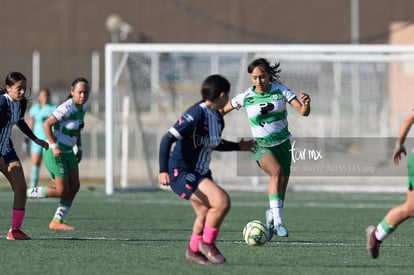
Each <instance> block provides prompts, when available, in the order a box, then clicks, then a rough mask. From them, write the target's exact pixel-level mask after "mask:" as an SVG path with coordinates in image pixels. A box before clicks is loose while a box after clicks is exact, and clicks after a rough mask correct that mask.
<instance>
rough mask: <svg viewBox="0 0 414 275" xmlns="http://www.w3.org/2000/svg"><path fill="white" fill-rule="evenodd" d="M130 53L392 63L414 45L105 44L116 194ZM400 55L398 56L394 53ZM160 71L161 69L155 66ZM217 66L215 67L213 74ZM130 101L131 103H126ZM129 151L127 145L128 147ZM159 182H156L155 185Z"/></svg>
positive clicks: (411, 54) (109, 172)
mask: <svg viewBox="0 0 414 275" xmlns="http://www.w3.org/2000/svg"><path fill="white" fill-rule="evenodd" d="M130 52H146V53H153V54H154V66H157V63H156V60H157V57H156V55H157V53H170V52H174V53H180V52H194V53H211V54H213V55H212V56H213V57H214V53H251V54H253V55H256V54H257V53H259V54H260V55H262V56H266V54H272V55H273V56H274V55H276V56H277V58H278V59H280V60H301V61H309V62H312V61H315V60H319V61H324V60H337V61H352V60H353V59H355V55H356V54H357V55H358V60H361V58H362V60H365V61H370V60H375V61H384V62H388V61H389V60H393V61H398V60H401V61H407V60H410V61H414V46H396V45H355V44H352V45H348V44H346V45H343V44H342V45H322V44H321V45H314V44H313V45H270V44H128V43H125V44H122V43H121V44H117V43H110V44H107V45H106V47H105V117H106V118H105V121H106V122H105V123H106V124H105V133H106V139H105V150H106V151H105V158H106V160H105V190H106V193H107V194H112V193H113V192H114V190H115V187H114V186H115V182H114V161H115V160H114V146H113V144H114V119H113V118H114V112H115V110H114V105H113V99H114V98H113V97H114V91H116V87H115V86H116V83H117V78H118V77H119V75H120V73H121V71H122V67H123V62H125V60H123V58H121V60H118V61H117V63H115V61H114V60H113V56H114V53H124V57H127V56H128V53H130ZM394 54H398V55H394ZM153 69H154V72H157V71H158V69H159V68H155V67H154V68H153ZM214 72H215V68H214V67H212V73H214ZM150 85H151V86H152V88H154V89H157V85H158V78H157V74H156V73H154V74H152V75H151V84H150ZM126 104H127V103H126ZM125 150H126V151H128V149H127V148H125ZM154 184H156V183H153V185H154Z"/></svg>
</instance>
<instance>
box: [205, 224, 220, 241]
mask: <svg viewBox="0 0 414 275" xmlns="http://www.w3.org/2000/svg"><path fill="white" fill-rule="evenodd" d="M219 231H220V228H216V227H210V226H208V225H207V224H206V225H204V234H203V241H204V242H205V243H208V244H213V243H215V242H216V239H217V235H218V233H219Z"/></svg>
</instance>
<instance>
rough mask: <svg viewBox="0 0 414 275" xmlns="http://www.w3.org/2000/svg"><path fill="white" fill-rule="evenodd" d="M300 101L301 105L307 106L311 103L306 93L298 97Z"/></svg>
mask: <svg viewBox="0 0 414 275" xmlns="http://www.w3.org/2000/svg"><path fill="white" fill-rule="evenodd" d="M299 99H300V101H302V103H303V105H305V106H309V105H310V103H311V98H310V96H309V94H307V93H300V95H299Z"/></svg>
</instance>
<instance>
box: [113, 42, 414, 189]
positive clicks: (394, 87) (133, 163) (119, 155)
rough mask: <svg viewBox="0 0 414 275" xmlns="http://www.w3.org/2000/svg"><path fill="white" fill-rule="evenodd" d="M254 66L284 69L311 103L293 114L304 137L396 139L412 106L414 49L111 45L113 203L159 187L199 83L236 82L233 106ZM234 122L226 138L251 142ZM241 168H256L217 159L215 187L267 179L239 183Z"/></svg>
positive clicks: (235, 118)
mask: <svg viewBox="0 0 414 275" xmlns="http://www.w3.org/2000/svg"><path fill="white" fill-rule="evenodd" d="M257 57H265V58H267V59H268V60H269V61H271V62H276V61H279V62H280V63H281V68H282V73H281V79H282V82H283V83H284V84H285V85H287V86H288V87H290V88H291V89H292V90H293V91H294V92H296V93H297V94H299V93H300V92H301V91H306V92H308V93H310V95H311V97H312V114H311V116H310V117H309V118H306V119H303V118H300V116H299V115H298V114H297V113H295V112H294V111H292V109H288V111H289V123H290V129H291V132H292V133H293V134H294V136H297V137H320V138H324V137H329V138H330V137H388V136H390V135H391V134H393V135H395V134H396V127H397V126H396V124H398V122H399V119H400V118H401V116H402V115H403V114H404V112H406V111H407V110H408V109H409V106H410V104H412V102H414V100H411V102H409V99H413V97H412V96H411V97H410V91H411V90H412V87H413V85H414V80H413V78H414V46H393V45H269V44H107V45H106V47H105V116H106V119H105V121H106V125H105V127H106V129H105V134H106V140H105V153H106V155H105V157H106V160H105V161H106V164H105V188H106V193H107V194H112V193H113V192H114V191H115V190H116V189H118V188H119V189H127V188H132V187H139V188H156V187H158V183H157V178H158V146H159V142H160V138H161V137H162V135H163V134H165V133H166V131H167V130H168V128H169V127H171V125H172V124H173V123H174V122H175V120H176V119H178V117H179V115H180V114H182V113H183V112H184V111H185V110H186V109H187V108H188V107H189V106H190V105H192V104H193V103H195V102H196V101H198V100H200V98H201V95H200V92H199V90H200V85H201V82H202V81H203V80H204V79H205V77H207V76H208V75H209V74H215V73H218V74H222V75H224V76H225V77H226V78H227V79H229V81H230V83H231V96H233V95H235V94H236V93H240V92H243V91H244V90H245V89H247V87H249V86H250V80H249V76H248V73H247V64H248V63H250V62H251V61H252V60H253V59H254V58H257ZM407 96H408V98H409V99H407ZM407 105H408V106H407ZM235 112H236V111H234V112H232V113H230V114H229V115H227V116H226V118H225V121H226V128H225V130H224V132H223V135H224V136H223V137H224V138H226V139H229V140H237V139H238V138H241V137H250V129H249V125H248V122H247V118H246V116H245V114H244V113H243V114H241V113H238V114H235ZM243 161H246V162H252V161H251V158H250V157H249V156H248V155H247V156H246V155H243V154H242V153H235V152H232V153H218V155H215V156H213V160H212V164H211V165H212V168H213V169H214V175H215V179H216V181H217V182H219V183H220V184H223V185H231V184H234V185H237V186H239V187H238V188H240V189H242V188H243V187H245V186H251V185H254V186H257V185H259V184H261V181H262V179H261V177H260V175H257V174H252V175H251V177H250V176H249V175H247V176H246V175H241V174H243V173H241V172H243V171H240V169H241V168H240V167H243V165H242V163H241V162H243ZM254 173H257V171H255V172H254ZM292 176H294V175H292ZM264 181H266V182H267V179H266V178H264Z"/></svg>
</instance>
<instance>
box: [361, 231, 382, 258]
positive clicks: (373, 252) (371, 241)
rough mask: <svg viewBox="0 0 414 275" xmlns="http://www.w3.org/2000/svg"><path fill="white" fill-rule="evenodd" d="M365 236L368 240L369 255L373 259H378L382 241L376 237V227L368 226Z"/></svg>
mask: <svg viewBox="0 0 414 275" xmlns="http://www.w3.org/2000/svg"><path fill="white" fill-rule="evenodd" d="M365 236H366V238H367V251H368V255H369V256H371V258H373V259H376V258H378V256H379V248H380V245H381V241H379V240H377V238H376V237H375V227H374V226H368V227H367V229H365Z"/></svg>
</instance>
